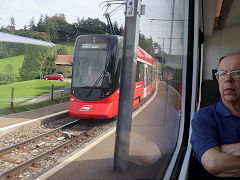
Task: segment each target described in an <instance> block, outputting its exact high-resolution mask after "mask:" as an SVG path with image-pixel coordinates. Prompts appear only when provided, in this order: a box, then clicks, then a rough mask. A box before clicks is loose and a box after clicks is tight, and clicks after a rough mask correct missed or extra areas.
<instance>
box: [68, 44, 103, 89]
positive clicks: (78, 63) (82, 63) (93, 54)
mask: <svg viewBox="0 0 240 180" xmlns="http://www.w3.org/2000/svg"><path fill="white" fill-rule="evenodd" d="M106 60H107V49H93V50H92V49H80V50H79V51H78V52H77V53H76V56H75V59H74V61H75V65H74V70H73V76H74V78H73V87H93V86H94V85H95V86H96V87H99V86H102V82H103V77H102V78H101V79H99V77H101V76H102V73H103V72H104V70H105V65H106V63H107V62H106ZM97 80H98V81H97ZM95 83H96V84H95ZM103 88H105V87H103Z"/></svg>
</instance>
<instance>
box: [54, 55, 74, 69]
mask: <svg viewBox="0 0 240 180" xmlns="http://www.w3.org/2000/svg"><path fill="white" fill-rule="evenodd" d="M55 64H56V65H68V66H71V65H72V64H73V56H71V55H58V56H57V58H56V60H55Z"/></svg>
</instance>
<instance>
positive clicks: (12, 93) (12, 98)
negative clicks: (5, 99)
mask: <svg viewBox="0 0 240 180" xmlns="http://www.w3.org/2000/svg"><path fill="white" fill-rule="evenodd" d="M13 100H14V88H13V87H12V89H11V110H13Z"/></svg>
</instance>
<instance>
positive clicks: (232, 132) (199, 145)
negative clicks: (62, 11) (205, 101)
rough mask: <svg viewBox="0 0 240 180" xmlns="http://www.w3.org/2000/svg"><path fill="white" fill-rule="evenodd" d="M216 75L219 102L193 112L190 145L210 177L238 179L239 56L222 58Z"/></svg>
mask: <svg viewBox="0 0 240 180" xmlns="http://www.w3.org/2000/svg"><path fill="white" fill-rule="evenodd" d="M215 75H216V78H217V80H218V84H219V91H220V94H221V100H220V101H219V102H218V103H216V104H214V105H211V106H208V107H205V108H202V109H200V110H199V111H197V112H196V113H195V115H194V118H193V120H192V136H191V144H192V147H193V151H194V154H195V156H196V158H197V160H198V161H199V163H201V164H202V166H203V167H204V168H205V170H207V171H208V172H209V173H210V174H212V175H214V176H218V177H240V53H234V54H230V55H227V56H225V57H223V58H221V59H220V62H219V67H218V72H217V73H216V74H215Z"/></svg>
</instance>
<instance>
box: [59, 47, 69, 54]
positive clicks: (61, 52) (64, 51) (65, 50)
mask: <svg viewBox="0 0 240 180" xmlns="http://www.w3.org/2000/svg"><path fill="white" fill-rule="evenodd" d="M57 54H58V55H67V48H66V47H60V48H58V49H57Z"/></svg>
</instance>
